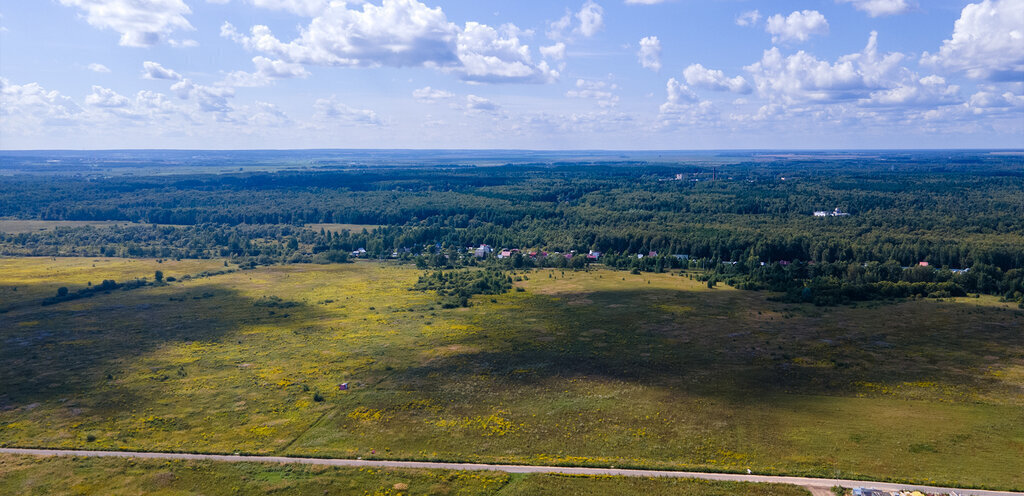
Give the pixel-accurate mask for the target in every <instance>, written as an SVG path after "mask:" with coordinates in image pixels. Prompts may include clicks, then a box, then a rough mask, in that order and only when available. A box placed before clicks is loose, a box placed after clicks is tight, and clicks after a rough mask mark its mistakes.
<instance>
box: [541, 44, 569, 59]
mask: <svg viewBox="0 0 1024 496" xmlns="http://www.w3.org/2000/svg"><path fill="white" fill-rule="evenodd" d="M540 54H541V56H542V57H544V58H548V59H551V60H562V59H564V58H565V43H562V42H558V43H555V44H554V45H550V46H542V47H540Z"/></svg>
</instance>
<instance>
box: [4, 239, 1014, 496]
mask: <svg viewBox="0 0 1024 496" xmlns="http://www.w3.org/2000/svg"><path fill="white" fill-rule="evenodd" d="M2 264H3V266H2V267H3V270H0V288H3V289H2V290H3V291H4V292H3V293H2V297H3V304H4V307H5V308H6V309H7V311H6V312H5V313H0V339H2V343H3V346H2V347H0V360H3V363H4V364H5V367H3V368H2V369H0V445H3V446H8V447H15V446H18V447H76V448H89V449H130V450H156V451H194V452H214V453H216V452H222V453H233V452H243V453H260V454H281V455H304V456H324V457H363V458H364V459H367V458H382V459H416V460H447V461H480V462H504V463H525V464H566V465H594V466H609V465H614V466H616V467H647V468H686V469H696V470H713V471H743V472H745V471H746V470H747V469H751V470H753V471H755V472H759V473H785V474H800V475H813V476H821V477H836V476H840V477H846V478H857V477H863V478H872V479H885V480H906V481H916V482H927V483H941V484H949V485H957V486H964V485H966V486H985V487H994V488H1011V489H1012V488H1017V489H1020V488H1022V487H1024V476H1022V474H1024V394H1022V392H1024V334H1022V333H1021V329H1022V328H1024V312H1022V311H1021V310H1019V309H1017V308H1016V305H1015V304H1010V303H1006V302H1000V301H999V299H998V298H996V297H993V296H981V297H979V298H943V299H940V300H936V299H910V300H899V301H893V302H870V303H866V304H859V305H847V306H840V307H815V306H812V305H807V304H789V303H783V302H779V301H771V300H770V299H769V298H768V295H766V294H764V293H760V292H752V291H741V290H736V289H732V288H729V287H725V286H722V285H719V286H717V287H715V288H709V287H708V285H707V284H705V283H704V282H702V281H698V280H697V279H696V278H695V277H691V276H693V274H692V273H680V272H678V271H674V272H669V273H660V274H655V273H638V274H631V273H628V272H623V271H613V270H600V269H591V270H579V271H573V270H562V269H532V270H522V271H518V272H515V273H512V274H510V276H514V280H515V282H514V285H515V287H516V288H520V289H517V290H514V291H510V292H508V293H504V294H496V295H476V296H473V297H472V298H471V299H470V301H469V304H470V306H468V307H455V308H443V307H442V305H441V303H440V301H439V298H438V295H436V294H434V292H433V291H420V290H414V289H413V288H414V287H415V286H416V285H417V281H418V280H419V278H420V277H421V276H423V275H424V272H423V271H422V270H418V269H416V268H415V266H414V265H413V264H401V263H398V262H359V263H355V264H335V265H310V264H297V265H274V266H263V267H257V268H254V269H250V270H236V269H237V268H238V267H237V266H236V265H234V264H230V267H224V265H225V264H224V261H223V260H216V259H211V260H192V261H187V260H182V261H181V262H172V261H164V262H162V263H160V262H158V261H157V260H142V259H132V260H124V259H108V258H95V259H94V258H88V259H82V258H57V259H50V258H7V259H3V260H2ZM223 269H228V270H229V272H227V273H221V274H219V275H211V276H209V277H203V278H192V279H187V280H181V279H182V276H183V275H185V274H196V273H200V272H208V273H215V272H217V271H223ZM156 270H161V271H162V272H163V273H164V274H165V276H176V278H177V279H178V280H177V281H174V282H171V283H167V284H164V285H156V286H143V287H139V288H136V289H132V290H130V291H124V290H115V291H110V292H109V294H105V293H103V292H99V293H97V294H95V295H94V296H93V297H91V298H84V299H79V300H74V301H64V302H60V303H56V304H53V305H49V306H46V307H43V306H41V305H40V304H39V300H40V298H42V297H45V296H49V295H50V294H51V292H52V291H53V290H54V287H55V286H66V287H69V289H71V290H76V289H77V288H78V287H79V286H81V285H84V284H86V283H87V282H88V281H92V282H94V283H95V282H96V281H98V280H103V279H112V278H113V279H118V280H121V278H130V277H136V278H140V277H146V276H147V275H149V276H151V275H152V274H153V273H154V272H155V271H156ZM469 270H476V269H469ZM33 281H35V282H33ZM15 286H16V287H17V288H18V291H11V290H10V288H12V287H15ZM342 383H348V384H349V389H348V390H345V391H342V390H339V387H338V386H339V385H340V384H342ZM8 463H15V464H16V465H18V464H22V463H23V462H8ZM53 463H57V462H53ZM96 463H100V462H96ZM104 463H105V462H104ZM21 470H23V469H21V468H18V469H16V471H21ZM24 470H29V469H24ZM217 470H240V469H238V468H223V469H217ZM19 473H20V472H19ZM545 484H546V482H545ZM555 484H560V483H557V482H555ZM652 491H655V489H652ZM524 494H529V493H524ZM695 494H703V493H695ZM710 494H714V493H710ZM751 494H759V493H751ZM766 494H768V493H766Z"/></svg>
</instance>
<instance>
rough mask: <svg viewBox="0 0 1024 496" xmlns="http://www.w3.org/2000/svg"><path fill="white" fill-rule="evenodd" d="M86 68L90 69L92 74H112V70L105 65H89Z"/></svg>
mask: <svg viewBox="0 0 1024 496" xmlns="http://www.w3.org/2000/svg"><path fill="white" fill-rule="evenodd" d="M86 68H87V69H89V70H90V71H92V72H100V73H106V72H110V68H109V67H107V66H105V65H103V64H97V63H92V64H89V65H88V66H86Z"/></svg>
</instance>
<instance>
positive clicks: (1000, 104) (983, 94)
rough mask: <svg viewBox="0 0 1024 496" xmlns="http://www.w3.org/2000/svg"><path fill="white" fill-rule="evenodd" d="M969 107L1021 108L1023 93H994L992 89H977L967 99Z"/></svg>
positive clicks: (1023, 99) (1022, 107)
mask: <svg viewBox="0 0 1024 496" xmlns="http://www.w3.org/2000/svg"><path fill="white" fill-rule="evenodd" d="M969 104H970V106H971V107H974V108H978V109H1002V108H1014V107H1016V108H1021V109H1024V95H1015V94H1013V92H1010V91H1005V92H1003V93H995V92H993V91H979V92H977V93H975V94H973V95H971V98H970V100H969Z"/></svg>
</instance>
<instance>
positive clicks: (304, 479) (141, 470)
mask: <svg viewBox="0 0 1024 496" xmlns="http://www.w3.org/2000/svg"><path fill="white" fill-rule="evenodd" d="M273 492H276V493H281V494H289V495H306V494H308V495H313V494H315V495H318V496H319V495H322V494H325V493H329V494H358V495H364V494H374V495H399V494H407V495H418V494H424V495H430V494H434V495H463V496H470V495H481V496H485V495H496V494H499V493H500V494H501V495H516V496H541V495H551V494H559V495H575V494H579V495H591V494H607V495H627V494H649V495H653V496H656V495H663V494H664V495H670V494H671V495H675V496H805V495H807V494H808V493H807V491H806V490H804V489H801V488H797V487H794V486H786V485H780V484H752V483H735V482H709V481H697V480H688V479H664V478H662V479H650V478H626V477H579V476H560V475H545V474H529V475H527V474H511V475H510V474H505V473H500V472H459V471H448V470H393V469H370V468H362V469H357V468H337V467H324V466H306V467H302V466H300V467H296V466H292V465H273V464H260V463H234V464H227V463H215V462H194V461H178V460H173V461H154V460H121V459H95V458H47V459H39V458H33V457H19V456H12V455H0V493H3V494H26V495H28V494H40V495H43V494H45V495H47V496H51V495H63V494H83V493H85V494H104V495H109V496H116V495H121V494H124V495H135V494H154V495H171V494H204V495H211V496H212V495H218V494H230V495H246V494H253V495H256V494H260V495H262V494H267V493H273Z"/></svg>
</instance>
